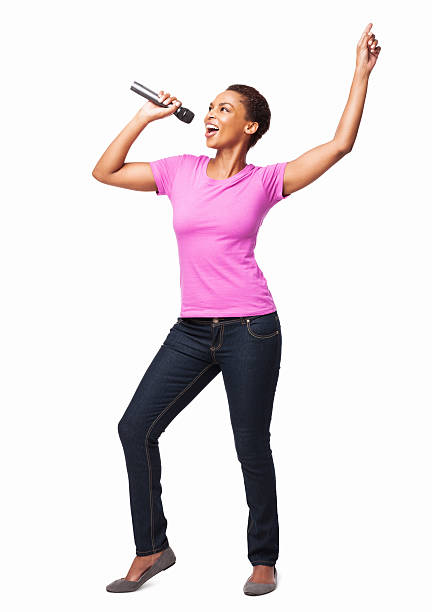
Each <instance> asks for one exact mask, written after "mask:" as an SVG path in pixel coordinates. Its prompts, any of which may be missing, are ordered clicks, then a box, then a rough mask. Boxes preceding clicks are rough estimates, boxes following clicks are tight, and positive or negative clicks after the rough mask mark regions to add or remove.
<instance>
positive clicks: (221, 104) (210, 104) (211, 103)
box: [209, 102, 234, 108]
mask: <svg viewBox="0 0 432 612" xmlns="http://www.w3.org/2000/svg"><path fill="white" fill-rule="evenodd" d="M224 104H229V105H230V106H232V107H233V108H234V105H233V104H231V102H221V103H220V104H219V106H223V105H224ZM212 105H213V102H210V103H209V106H212Z"/></svg>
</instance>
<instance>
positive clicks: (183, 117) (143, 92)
mask: <svg viewBox="0 0 432 612" xmlns="http://www.w3.org/2000/svg"><path fill="white" fill-rule="evenodd" d="M131 90H132V91H134V92H135V93H137V94H139V95H140V96H143V97H144V98H147V100H150V101H151V102H153V103H154V104H157V105H158V106H162V107H163V108H168V107H170V106H173V105H172V104H168V106H167V105H166V104H164V103H163V102H160V101H159V97H158V94H157V93H156V92H155V91H153V90H152V89H149V88H148V87H145V85H141V83H137V82H136V81H134V82H133V84H132V85H131ZM173 115H175V116H176V117H177V119H180V121H183V122H184V123H190V122H191V121H192V119H193V118H194V117H195V114H194V113H193V112H192V111H190V110H189V109H188V108H184V107H183V106H180V107H179V108H178V109H177V110H176V112H175V113H173Z"/></svg>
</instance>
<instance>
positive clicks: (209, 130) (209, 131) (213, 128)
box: [205, 125, 219, 138]
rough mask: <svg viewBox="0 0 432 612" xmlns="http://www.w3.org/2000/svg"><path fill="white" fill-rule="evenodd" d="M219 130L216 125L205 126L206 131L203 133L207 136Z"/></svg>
mask: <svg viewBox="0 0 432 612" xmlns="http://www.w3.org/2000/svg"><path fill="white" fill-rule="evenodd" d="M218 132H219V129H218V128H217V127H216V126H209V125H207V126H206V131H205V135H206V138H209V137H210V136H213V135H214V134H217V133H218Z"/></svg>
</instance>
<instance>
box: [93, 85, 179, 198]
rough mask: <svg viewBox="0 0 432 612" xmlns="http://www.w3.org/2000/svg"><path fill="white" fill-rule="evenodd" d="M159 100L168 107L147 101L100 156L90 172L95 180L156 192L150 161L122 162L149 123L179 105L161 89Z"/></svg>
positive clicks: (171, 112)
mask: <svg viewBox="0 0 432 612" xmlns="http://www.w3.org/2000/svg"><path fill="white" fill-rule="evenodd" d="M159 99H160V101H161V102H164V104H167V105H169V104H172V106H170V107H169V108H166V109H164V108H162V106H158V105H157V104H153V102H151V100H148V101H147V102H146V103H145V104H144V106H143V107H142V108H141V109H140V110H139V111H138V112H137V114H136V115H135V117H133V119H132V120H131V121H129V123H128V124H127V125H126V127H125V128H123V130H122V131H121V132H120V134H119V135H118V136H117V137H116V138H115V140H113V142H112V143H111V144H110V146H109V147H108V149H107V150H106V151H105V153H104V154H103V155H102V157H101V158H100V160H99V161H98V163H97V164H96V166H95V167H94V169H93V172H92V175H93V176H94V178H95V179H97V180H98V181H100V182H101V183H105V184H106V185H114V186H115V187H124V188H125V189H135V190H136V191H156V189H157V187H156V183H155V180H154V177H153V173H152V170H151V167H150V163H149V162H128V163H125V159H126V155H127V154H128V152H129V149H130V148H131V146H132V143H133V142H134V141H135V140H136V138H137V136H138V135H139V134H140V133H141V132H142V131H143V129H144V128H145V127H146V126H147V125H148V124H149V123H151V122H152V121H155V119H162V118H163V117H167V116H168V115H172V114H173V113H175V111H176V110H177V109H178V107H179V106H181V102H180V101H179V100H177V98H176V97H175V96H170V94H169V93H164V92H163V91H160V92H159Z"/></svg>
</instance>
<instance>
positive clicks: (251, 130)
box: [246, 121, 259, 135]
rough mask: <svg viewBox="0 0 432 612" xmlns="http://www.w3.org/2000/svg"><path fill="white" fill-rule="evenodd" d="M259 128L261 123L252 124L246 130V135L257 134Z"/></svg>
mask: <svg viewBox="0 0 432 612" xmlns="http://www.w3.org/2000/svg"><path fill="white" fill-rule="evenodd" d="M258 128H259V123H257V122H256V121H255V122H254V123H252V124H251V125H250V126H249V127H248V128H246V133H247V134H251V135H252V134H255V132H256V131H257V129H258Z"/></svg>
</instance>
